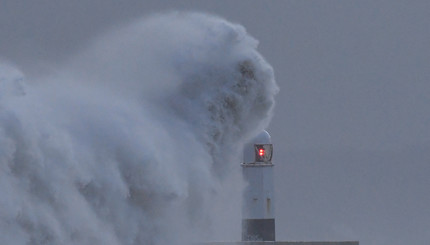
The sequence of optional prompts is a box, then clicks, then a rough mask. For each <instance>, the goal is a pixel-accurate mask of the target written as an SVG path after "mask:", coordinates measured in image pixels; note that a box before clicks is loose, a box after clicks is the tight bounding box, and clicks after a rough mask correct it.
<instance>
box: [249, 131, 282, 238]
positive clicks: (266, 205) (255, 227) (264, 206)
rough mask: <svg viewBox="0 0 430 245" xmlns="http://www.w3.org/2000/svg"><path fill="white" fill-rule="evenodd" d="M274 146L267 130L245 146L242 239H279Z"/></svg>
mask: <svg viewBox="0 0 430 245" xmlns="http://www.w3.org/2000/svg"><path fill="white" fill-rule="evenodd" d="M272 154H273V145H272V142H271V139H270V135H269V133H268V132H267V131H263V132H261V133H260V134H259V135H257V137H255V138H254V139H253V140H251V142H249V143H248V144H246V145H245V148H244V153H243V163H242V164H241V166H242V170H243V177H244V179H245V181H246V182H247V186H246V187H245V190H244V193H243V202H242V241H275V208H274V188H273V186H274V185H273V168H274V165H273V163H272Z"/></svg>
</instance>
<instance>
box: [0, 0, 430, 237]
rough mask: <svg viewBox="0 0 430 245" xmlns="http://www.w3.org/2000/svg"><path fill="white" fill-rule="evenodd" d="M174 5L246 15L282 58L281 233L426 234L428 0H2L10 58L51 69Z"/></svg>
mask: <svg viewBox="0 0 430 245" xmlns="http://www.w3.org/2000/svg"><path fill="white" fill-rule="evenodd" d="M166 10H190V11H193V10H196V11H204V12H208V13H212V14H216V15H219V16H222V17H224V18H226V19H228V20H230V21H233V22H237V23H240V24H242V25H244V26H245V27H246V29H247V30H248V32H249V33H250V34H251V35H252V36H254V37H255V38H256V39H258V40H259V41H260V46H259V51H260V52H261V53H262V54H263V55H264V56H265V57H266V59H267V60H268V61H269V63H270V64H271V65H272V66H273V67H274V69H275V74H276V77H277V81H278V84H279V86H280V88H281V92H280V94H279V95H278V97H277V107H276V109H275V116H274V118H273V121H272V124H271V126H270V128H269V130H270V133H271V134H272V138H273V141H274V144H275V155H274V161H275V162H276V164H277V168H278V172H277V176H276V178H277V179H276V185H277V188H278V189H277V201H276V205H277V207H276V208H277V212H278V220H277V225H278V227H277V232H278V238H279V239H280V240H286V239H288V240H302V239H304V240H312V239H313V240H326V239H347V240H349V239H358V240H360V241H361V244H363V245H370V244H375V245H376V244H390V245H397V244H399V245H400V244H427V243H428V241H429V240H430V234H429V232H428V227H430V212H429V211H428V207H430V195H429V190H430V178H429V176H430V150H429V149H430V128H429V124H430V69H429V68H430V48H429V43H430V29H429V24H430V2H429V1H425V0H423V1H270V2H269V1H133V0H127V1H113V0H103V1H102V0H88V1H54V0H34V1H22V0H0V57H1V58H3V59H6V60H8V61H10V62H12V63H14V64H16V65H17V66H18V67H20V68H21V69H22V70H23V71H24V73H26V74H31V75H34V76H38V75H43V74H44V73H49V72H50V71H51V70H53V67H55V66H56V64H59V63H61V62H64V61H65V60H67V59H68V58H69V57H70V56H72V55H73V54H75V53H77V52H79V50H80V49H81V48H83V47H85V46H86V45H87V44H88V42H89V41H90V40H91V39H92V38H94V37H96V36H97V35H98V34H100V33H103V32H105V31H106V30H109V29H110V28H112V27H113V26H115V25H121V24H122V23H124V22H127V21H130V20H132V19H134V18H138V17H141V16H144V15H147V14H150V13H157V12H160V11H166Z"/></svg>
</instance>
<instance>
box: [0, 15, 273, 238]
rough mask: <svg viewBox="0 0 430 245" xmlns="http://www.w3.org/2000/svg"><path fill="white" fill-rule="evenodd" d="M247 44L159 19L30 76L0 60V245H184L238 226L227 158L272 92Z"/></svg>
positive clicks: (192, 21)
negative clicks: (42, 72)
mask: <svg viewBox="0 0 430 245" xmlns="http://www.w3.org/2000/svg"><path fill="white" fill-rule="evenodd" d="M257 46H258V41H257V40H256V39H254V38H253V37H251V36H249V35H248V34H247V32H246V30H245V28H244V27H242V26H241V25H238V24H233V23H230V22H228V21H226V20H223V19H222V18H219V17H215V16H209V15H205V14H199V13H188V12H170V13H165V14H158V15H152V16H150V17H145V18H141V19H138V20H134V21H130V22H128V23H125V24H123V25H121V26H120V27H116V28H114V29H112V30H110V31H108V32H106V33H104V34H102V35H100V36H99V37H97V38H94V39H93V40H92V41H91V42H89V43H87V45H85V46H84V47H83V48H82V49H81V50H80V51H79V52H78V53H77V54H75V55H73V56H72V57H70V58H68V59H67V61H65V62H63V63H62V64H60V65H58V68H55V70H54V71H53V72H50V73H49V75H46V76H43V77H26V76H25V74H23V73H22V72H21V71H20V70H19V68H17V67H16V66H14V65H12V64H10V63H8V62H7V61H2V62H1V63H0V89H1V91H0V145H1V146H2V147H1V148H0V192H1V193H2V198H1V199H0V243H2V244H28V243H30V244H156V245H159V244H189V243H190V242H196V241H202V240H208V239H214V237H220V235H221V233H229V232H231V229H234V228H231V227H233V226H237V227H238V225H237V224H238V222H239V218H238V217H237V210H232V207H233V208H234V207H235V204H236V206H238V205H237V203H239V202H240V195H238V193H240V190H241V188H242V187H243V181H242V179H241V177H240V175H239V170H240V169H239V167H238V163H239V162H240V159H239V153H240V152H241V150H242V145H243V144H244V143H245V142H246V141H247V140H248V139H249V138H251V137H253V136H255V135H256V134H257V133H259V132H260V131H261V130H263V129H265V128H266V127H267V126H268V124H269V121H270V119H271V116H272V110H273V106H274V96H275V95H276V93H277V92H278V87H277V85H276V82H275V79H274V74H273V69H272V67H271V66H270V65H269V64H268V63H267V62H266V61H265V60H264V58H263V57H262V56H261V55H260V54H259V53H258V52H257V51H256V48H257ZM226 186H228V188H226ZM227 199H228V200H230V201H229V202H228V203H226V202H223V201H222V200H227ZM232 205H233V206H232ZM228 217H230V218H228ZM225 219H227V221H230V223H231V222H232V225H231V227H230V226H229V225H227V226H226V225H225V224H228V222H226V220H225ZM229 219H230V220H229ZM221 220H222V221H221ZM234 222H237V223H234ZM220 223H223V224H224V227H220ZM225 226H226V227H225ZM230 228H231V229H230ZM238 234H239V233H238Z"/></svg>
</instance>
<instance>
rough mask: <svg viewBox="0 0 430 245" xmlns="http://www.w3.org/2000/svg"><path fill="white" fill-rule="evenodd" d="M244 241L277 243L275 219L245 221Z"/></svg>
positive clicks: (243, 228)
mask: <svg viewBox="0 0 430 245" xmlns="http://www.w3.org/2000/svg"><path fill="white" fill-rule="evenodd" d="M242 241H275V219H243V220H242Z"/></svg>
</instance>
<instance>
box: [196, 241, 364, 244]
mask: <svg viewBox="0 0 430 245" xmlns="http://www.w3.org/2000/svg"><path fill="white" fill-rule="evenodd" d="M202 245H359V242H358V241H336V242H333V241H313V242H306V241H291V242H282V241H279V242H278V241H275V242H271V241H265V242H249V241H244V242H207V243H203V244H202Z"/></svg>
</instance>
